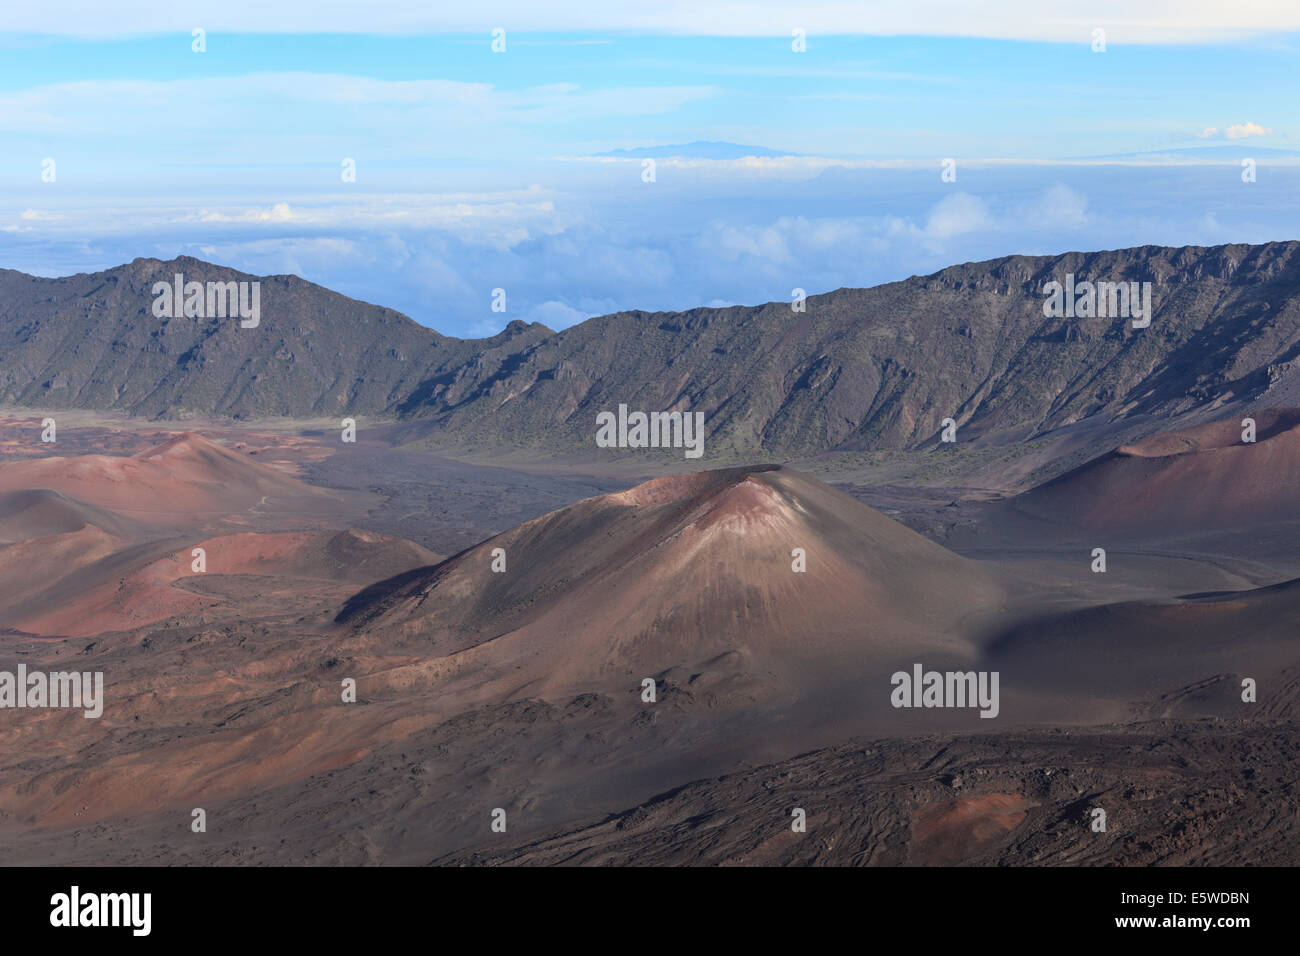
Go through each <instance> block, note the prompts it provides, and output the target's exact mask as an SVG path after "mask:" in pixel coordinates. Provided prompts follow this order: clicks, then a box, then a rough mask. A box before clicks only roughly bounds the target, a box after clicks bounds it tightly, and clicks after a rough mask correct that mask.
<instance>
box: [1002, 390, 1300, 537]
mask: <svg viewBox="0 0 1300 956" xmlns="http://www.w3.org/2000/svg"><path fill="white" fill-rule="evenodd" d="M1251 417H1253V418H1254V419H1255V425H1256V440H1255V441H1254V442H1251V443H1247V442H1243V441H1242V424H1241V422H1242V418H1240V417H1234V418H1232V419H1229V420H1227V421H1220V422H1213V423H1210V424H1208V425H1202V426H1199V427H1197V428H1190V429H1187V430H1185V431H1176V432H1168V433H1164V434H1159V435H1155V436H1153V437H1151V438H1148V439H1146V440H1145V441H1141V442H1138V443H1136V444H1133V445H1124V446H1122V447H1120V448H1117V449H1116V450H1115V451H1113V452H1111V453H1109V454H1107V455H1103V456H1102V457H1100V458H1096V459H1094V460H1092V461H1090V462H1088V463H1086V464H1084V465H1082V466H1080V467H1079V468H1076V469H1075V470H1074V471H1072V472H1069V473H1068V474H1065V475H1062V476H1061V477H1059V478H1057V479H1055V480H1053V481H1050V482H1048V483H1046V484H1044V485H1040V486H1039V487H1038V488H1034V489H1032V490H1031V491H1028V492H1026V493H1025V494H1023V495H1020V496H1018V497H1017V498H1015V499H1014V500H1013V502H1012V506H1013V508H1014V509H1015V510H1016V511H1018V512H1020V513H1021V514H1026V515H1030V516H1033V517H1039V518H1048V519H1051V520H1055V521H1062V522H1066V523H1070V524H1073V525H1075V526H1077V527H1081V528H1088V529H1096V530H1099V531H1104V532H1113V533H1123V534H1127V535H1132V536H1147V537H1157V536H1170V535H1193V534H1198V533H1201V532H1204V531H1207V530H1214V529H1230V528H1237V529H1240V528H1247V527H1250V526H1260V525H1269V526H1273V525H1277V524H1279V523H1281V522H1292V521H1300V492H1298V491H1297V489H1298V488H1300V409H1295V408H1282V409H1269V410H1266V411H1261V412H1257V413H1255V414H1254V415H1253V416H1251Z"/></svg>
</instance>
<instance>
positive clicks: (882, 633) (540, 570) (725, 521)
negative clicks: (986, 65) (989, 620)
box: [338, 467, 997, 696]
mask: <svg viewBox="0 0 1300 956" xmlns="http://www.w3.org/2000/svg"><path fill="white" fill-rule="evenodd" d="M498 549H499V550H498ZM796 549H798V550H800V551H801V552H802V553H803V555H804V556H805V560H806V568H807V569H806V571H802V572H801V571H796V570H794V566H795V562H796V561H797V560H798V557H797V555H796V553H795V552H796ZM494 556H495V557H494ZM494 560H496V562H497V566H498V567H500V562H501V561H502V560H504V562H505V570H504V571H499V572H498V571H493V563H494ZM996 594H997V588H996V587H995V586H994V585H993V584H992V583H991V581H990V579H989V578H987V577H986V575H985V574H984V572H983V571H981V570H980V569H979V568H978V567H976V566H975V565H974V564H972V563H970V562H968V561H966V560H965V559H963V558H960V557H958V556H957V555H955V554H952V553H951V552H949V551H947V550H945V549H944V548H942V547H939V546H938V545H936V544H933V543H932V542H930V541H928V540H926V539H924V538H922V537H921V536H919V535H917V534H915V533H914V532H912V531H910V530H908V529H907V528H905V527H903V526H902V525H900V524H898V523H897V522H894V521H892V520H890V519H889V518H886V517H885V516H884V515H882V514H880V513H879V512H877V511H875V510H873V509H872V508H870V507H868V506H866V505H864V504H861V503H860V502H858V501H855V500H854V499H852V498H850V497H848V496H847V495H844V494H842V493H840V492H837V491H835V490H833V489H831V488H829V487H827V486H826V485H823V484H821V483H819V482H817V481H814V480H812V479H810V478H808V477H806V476H804V475H801V474H799V473H797V472H794V471H791V470H789V469H786V468H777V467H756V468H735V469H725V470H720V471H710V472H704V473H702V474H695V475H682V476H674V477H668V478H659V479H656V480H654V481H650V482H647V483H645V484H643V485H639V486H637V487H635V488H632V489H630V490H628V491H624V492H620V493H617V494H610V495H604V496H601V497H597V498H591V499H587V500H585V501H581V502H578V503H576V504H574V505H571V506H569V507H567V508H563V509H561V510H559V511H556V512H553V513H551V514H548V515H545V516H543V517H541V518H537V519H535V520H533V521H529V522H527V523H525V524H523V525H520V526H519V527H517V528H514V529H513V530H511V531H508V532H506V533H504V534H501V535H498V536H497V537H495V538H492V539H490V540H488V541H485V542H483V543H482V544H480V545H478V546H477V547H474V548H471V549H470V550H468V551H465V552H463V553H461V554H459V555H457V556H456V557H454V558H451V559H449V560H448V561H446V562H444V563H443V564H441V565H438V566H437V567H434V568H430V569H427V570H424V571H417V572H412V573H410V574H407V575H404V576H402V577H400V578H398V579H394V580H392V581H388V582H383V583H381V584H379V585H376V586H374V587H372V588H369V589H367V590H366V591H363V592H361V593H360V594H358V595H356V596H355V597H354V598H353V599H352V600H351V601H349V602H348V604H347V606H346V607H345V608H344V609H343V611H342V612H341V613H340V614H339V618H338V619H339V621H340V623H343V624H346V625H348V626H350V627H353V628H356V629H358V630H362V631H365V632H367V633H369V634H372V635H379V636H381V637H385V638H386V639H391V640H397V641H402V642H406V641H411V642H417V643H419V642H423V643H427V645H428V646H430V647H431V649H433V650H434V651H436V652H438V653H439V654H440V655H442V656H443V659H444V661H445V662H446V665H447V671H448V672H449V673H452V674H455V675H458V676H464V677H473V678H476V679H477V680H478V681H479V682H481V683H483V684H484V685H485V689H486V687H490V688H491V690H490V694H491V695H493V696H500V695H503V694H516V695H545V694H547V693H549V692H557V693H558V692H562V691H565V692H567V691H570V690H574V689H593V688H596V687H628V686H632V685H634V684H635V683H636V682H637V681H639V680H640V679H641V678H643V677H646V676H660V675H664V674H669V675H670V676H678V677H681V678H682V679H689V680H698V679H700V678H701V677H704V678H708V676H709V675H710V674H715V675H720V674H727V675H736V674H744V675H748V676H749V677H751V678H753V679H757V680H759V681H762V682H767V683H775V684H778V685H784V687H785V688H786V689H787V690H790V691H793V692H795V693H797V694H804V693H808V692H812V691H815V690H816V689H817V688H818V687H821V686H824V685H825V684H826V683H827V682H839V681H843V680H850V679H853V678H855V677H860V676H867V675H870V677H871V678H872V679H877V680H880V681H885V683H884V684H883V685H882V686H885V687H886V688H887V687H888V684H887V676H888V671H887V669H886V668H887V666H889V665H888V664H887V662H895V661H903V660H907V661H910V660H922V659H933V657H934V655H945V656H947V657H949V658H957V659H968V658H969V657H970V656H971V654H972V649H971V645H970V644H969V642H968V637H969V633H970V627H971V616H972V615H973V614H975V613H976V612H977V611H978V610H979V609H981V608H983V607H984V606H985V605H986V604H987V602H988V601H990V600H991V599H992V598H993V597H994V596H995V595H996ZM927 654H928V655H931V658H922V657H918V656H917V655H927ZM629 682H631V684H629Z"/></svg>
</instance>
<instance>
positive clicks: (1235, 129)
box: [1223, 123, 1273, 139]
mask: <svg viewBox="0 0 1300 956" xmlns="http://www.w3.org/2000/svg"><path fill="white" fill-rule="evenodd" d="M1223 132H1224V135H1225V136H1227V137H1228V139H1245V138H1246V137H1248V136H1268V135H1270V134H1271V133H1272V132H1273V131H1272V130H1271V129H1266V128H1265V127H1263V126H1260V125H1259V124H1258V123H1234V124H1233V125H1231V126H1229V127H1228V128H1227V129H1225V130H1224V131H1223Z"/></svg>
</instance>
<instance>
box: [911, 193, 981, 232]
mask: <svg viewBox="0 0 1300 956" xmlns="http://www.w3.org/2000/svg"><path fill="white" fill-rule="evenodd" d="M990 224H991V223H990V219H989V213H988V207H987V206H985V204H984V202H983V200H981V199H979V198H978V197H977V196H972V195H970V194H969V193H953V194H952V195H951V196H946V197H944V198H943V199H941V200H940V201H939V202H937V203H936V204H935V206H934V208H933V209H932V210H931V211H930V216H929V219H928V220H927V221H926V225H925V232H926V235H928V236H930V237H931V238H934V239H950V238H952V237H953V236H960V235H962V234H963V233H967V232H974V231H975V230H976V229H985V228H988V226H989V225H990Z"/></svg>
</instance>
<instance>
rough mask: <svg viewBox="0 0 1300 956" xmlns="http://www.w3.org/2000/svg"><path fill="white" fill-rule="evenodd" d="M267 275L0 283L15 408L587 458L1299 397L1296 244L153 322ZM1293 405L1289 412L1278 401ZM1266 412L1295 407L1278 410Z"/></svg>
mask: <svg viewBox="0 0 1300 956" xmlns="http://www.w3.org/2000/svg"><path fill="white" fill-rule="evenodd" d="M176 272H183V273H184V274H185V276H186V278H187V280H188V279H196V280H199V281H206V280H208V279H220V280H230V279H244V280H249V279H251V278H253V277H250V276H245V275H243V274H242V273H236V272H234V271H232V270H229V269H225V268H222V267H218V266H212V265H208V264H206V263H202V262H200V261H198V260H195V259H189V258H182V259H177V260H175V261H173V262H159V261H158V260H152V259H137V260H136V261H134V262H132V263H131V264H130V265H126V266H121V267H119V268H117V269H112V270H109V271H107V272H103V273H98V274H94V275H77V276H71V277H67V278H62V279H36V278H32V277H30V276H26V275H22V274H20V273H16V272H2V273H0V356H3V357H2V358H0V402H6V403H10V404H18V405H27V406H32V407H40V408H61V407H69V408H88V409H115V410H122V411H126V412H129V413H132V414H137V415H147V416H155V417H170V418H176V417H185V416H187V415H192V414H220V415H228V416H232V417H236V418H252V417H258V416H275V415H293V416H306V415H331V416H332V415H340V416H341V415H347V414H352V415H357V414H364V415H370V416H380V417H387V418H395V419H418V420H425V421H427V423H428V424H427V427H423V428H422V429H421V431H420V433H421V434H435V435H437V436H441V437H446V438H450V439H458V438H472V439H473V440H475V441H479V442H493V443H505V444H513V445H524V446H528V445H534V446H548V447H553V448H567V447H574V448H576V447H581V446H588V447H591V446H592V443H593V436H594V432H595V416H596V414H597V413H598V412H600V411H606V410H608V411H613V410H615V409H616V408H617V406H618V405H619V404H620V403H626V404H627V405H628V406H629V408H630V409H633V410H644V411H658V410H669V409H677V410H687V409H689V410H690V411H693V412H703V413H704V414H705V416H706V426H707V430H708V446H707V447H708V454H709V455H710V457H713V456H718V455H727V454H735V455H752V454H754V453H756V452H760V451H761V452H767V453H774V454H781V455H800V454H810V453H816V452H819V451H825V450H829V449H873V448H917V447H925V446H928V445H931V444H933V443H935V442H937V438H938V432H939V429H940V427H941V422H942V421H943V419H944V418H948V417H951V418H953V419H955V420H956V421H957V423H958V424H959V426H960V429H961V430H960V436H961V439H962V441H967V440H970V439H973V438H978V437H980V436H991V435H998V434H1001V435H1016V436H1021V437H1026V436H1031V435H1036V434H1042V433H1044V432H1047V431H1050V430H1052V429H1056V428H1060V427H1062V426H1065V425H1068V424H1071V423H1073V422H1077V421H1080V420H1083V419H1089V418H1092V419H1094V420H1098V421H1113V420H1124V419H1127V418H1130V417H1133V416H1139V415H1154V416H1160V417H1166V418H1167V417H1171V416H1175V415H1179V414H1182V413H1188V412H1195V411H1198V410H1207V411H1208V410H1210V409H1213V408H1216V407H1219V406H1222V405H1224V404H1229V403H1233V402H1240V401H1243V400H1253V399H1255V398H1258V397H1260V396H1264V395H1268V394H1269V393H1270V392H1277V393H1281V392H1287V394H1289V391H1288V390H1289V389H1290V390H1293V387H1294V386H1295V385H1296V381H1295V380H1296V374H1295V372H1296V359H1297V357H1298V356H1300V243H1298V242H1294V241H1292V242H1274V243H1266V244H1263V245H1257V246H1250V245H1226V246H1216V247H1213V248H1203V247H1185V248H1180V249H1170V248H1163V247H1158V246H1143V247H1140V248H1136V249H1126V250H1117V251H1106V252H1093V253H1079V252H1072V253H1067V254H1065V255H1060V256H1007V257H1004V258H1001V259H995V260H992V261H989V262H982V263H967V264H964V265H958V266H952V267H950V268H947V269H944V270H942V271H940V272H937V273H935V274H934V275H931V276H925V277H913V278H911V279H907V280H905V281H902V282H894V283H889V284H887V285H882V286H877V287H874V288H871V289H840V290H838V291H835V292H830V293H827V294H825V295H818V296H812V297H810V298H809V299H808V300H807V311H806V312H804V313H795V312H793V311H792V309H791V307H790V305H789V304H788V303H783V302H780V303H769V304H767V305H762V306H733V307H730V308H723V309H693V310H691V311H688V312H682V313H667V312H655V313H650V312H639V311H636V312H621V313H617V314H614V315H608V316H602V317H599V318H594V319H590V320H588V321H586V322H583V323H581V324H579V325H577V326H574V327H572V328H570V329H566V330H564V331H562V332H558V333H555V332H551V331H550V330H549V329H547V328H545V327H544V326H541V325H539V324H533V325H525V324H524V323H522V322H512V323H511V324H510V326H509V327H507V329H505V330H504V331H503V332H501V333H500V334H498V335H496V336H494V337H492V338H490V339H479V340H466V339H453V338H447V337H445V336H442V335H439V334H438V333H436V332H434V331H432V330H430V329H426V328H424V327H422V326H419V325H417V324H416V323H415V322H413V321H411V320H410V319H407V318H406V317H404V316H402V315H400V314H398V313H396V312H393V311H391V310H388V309H383V308H379V307H377V306H371V305H367V304H365V303H361V302H357V301H355V300H352V299H348V298H345V297H343V296H340V295H337V294H335V293H332V292H329V291H328V290H326V289H323V288H321V287H319V286H316V285H313V284H311V283H308V282H305V281H303V280H301V279H298V278H295V277H292V276H276V277H270V278H267V279H263V280H262V281H263V289H262V313H263V317H262V322H261V325H260V326H259V327H258V328H255V329H244V328H240V326H239V323H238V321H236V320H229V319H227V320H213V319H183V318H182V319H157V318H155V317H154V316H153V315H152V313H151V311H150V305H151V302H152V297H151V294H150V289H151V286H152V283H153V282H155V281H160V280H166V279H168V278H169V277H170V276H171V275H173V274H174V273H176ZM1067 273H1073V274H1074V275H1075V276H1076V278H1077V279H1078V280H1080V281H1082V280H1085V279H1087V280H1091V281H1111V282H1119V281H1132V282H1151V283H1152V284H1153V302H1154V313H1155V315H1154V318H1153V320H1152V323H1151V325H1150V327H1149V328H1145V329H1134V328H1132V325H1131V323H1130V322H1129V321H1128V320H1127V319H1124V318H1047V317H1045V316H1044V315H1043V302H1044V298H1045V297H1044V294H1043V286H1044V284H1045V283H1047V282H1049V281H1053V280H1056V281H1063V280H1064V278H1065V275H1066V274H1067ZM1279 397H1284V396H1280V395H1279ZM1270 404H1274V405H1277V404H1283V402H1282V401H1279V400H1273V399H1270Z"/></svg>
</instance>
